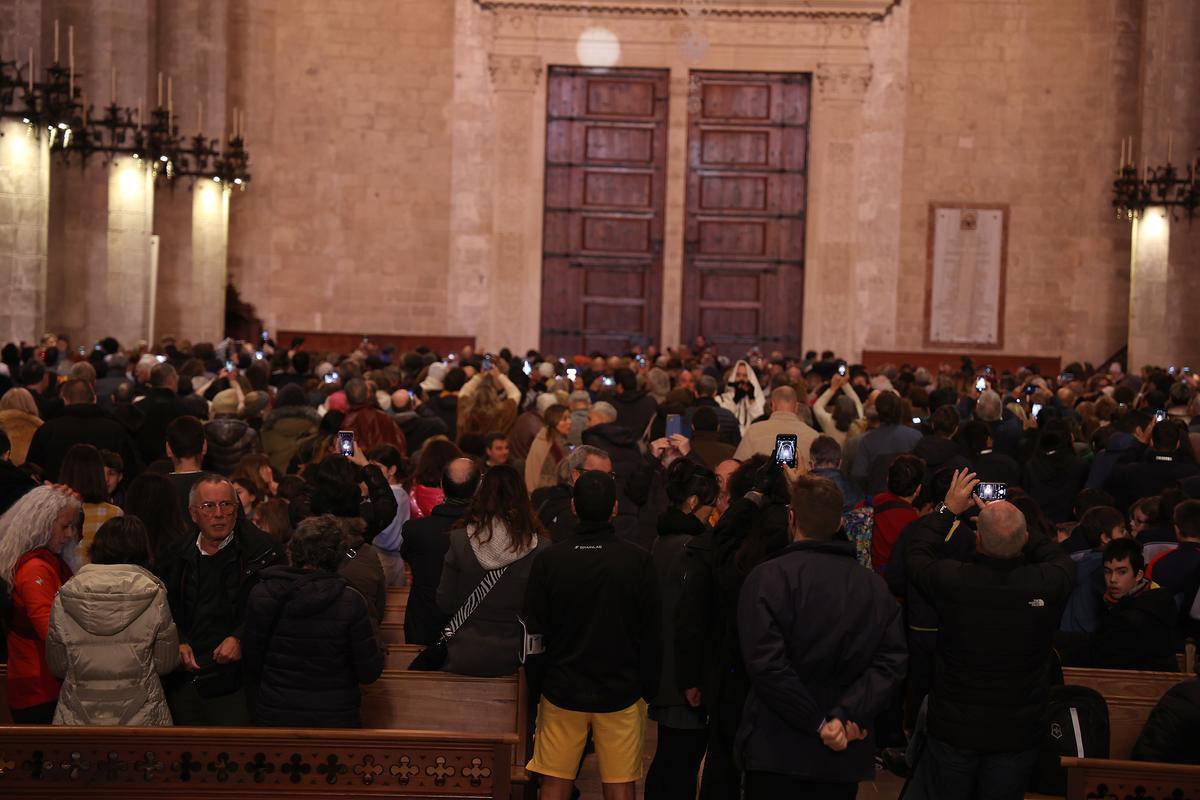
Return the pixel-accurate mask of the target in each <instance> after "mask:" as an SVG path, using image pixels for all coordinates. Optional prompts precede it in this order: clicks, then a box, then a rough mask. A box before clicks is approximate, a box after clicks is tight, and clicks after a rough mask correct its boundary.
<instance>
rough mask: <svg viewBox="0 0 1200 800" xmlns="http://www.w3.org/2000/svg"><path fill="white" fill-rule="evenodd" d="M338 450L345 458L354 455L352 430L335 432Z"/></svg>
mask: <svg viewBox="0 0 1200 800" xmlns="http://www.w3.org/2000/svg"><path fill="white" fill-rule="evenodd" d="M337 446H338V452H339V453H341V454H342V455H344V456H345V457H346V458H350V457H352V456H353V455H354V431H338V432H337Z"/></svg>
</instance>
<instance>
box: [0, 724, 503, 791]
mask: <svg viewBox="0 0 1200 800" xmlns="http://www.w3.org/2000/svg"><path fill="white" fill-rule="evenodd" d="M516 738H517V737H515V736H513V735H512V734H487V733H470V734H465V733H458V734H456V733H437V734H430V733H428V732H424V731H399V730H396V731H392V730H388V731H383V730H315V729H293V728H100V727H97V728H78V727H53V726H48V727H43V726H3V727H0V796H3V797H12V798H17V797H22V798H25V797H42V798H61V797H73V796H79V797H99V798H122V799H123V798H129V797H137V798H140V799H143V800H144V799H146V798H150V799H151V800H178V799H179V798H193V797H209V798H220V800H243V799H245V800H250V799H251V798H263V797H302V798H329V800H334V799H335V798H337V800H345V798H348V797H363V798H403V797H421V798H431V797H438V798H457V799H458V800H482V799H483V798H507V797H509V795H510V792H511V786H510V783H509V775H510V768H509V765H510V764H511V763H512V753H513V748H514V747H515V746H516Z"/></svg>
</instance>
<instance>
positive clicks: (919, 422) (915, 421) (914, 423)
mask: <svg viewBox="0 0 1200 800" xmlns="http://www.w3.org/2000/svg"><path fill="white" fill-rule="evenodd" d="M912 421H913V425H920V424H921V418H920V417H913V418H912Z"/></svg>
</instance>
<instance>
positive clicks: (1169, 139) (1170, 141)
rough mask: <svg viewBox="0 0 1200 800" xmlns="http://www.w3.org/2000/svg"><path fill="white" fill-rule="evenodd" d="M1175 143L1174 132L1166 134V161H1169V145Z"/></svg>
mask: <svg viewBox="0 0 1200 800" xmlns="http://www.w3.org/2000/svg"><path fill="white" fill-rule="evenodd" d="M1173 144H1175V134H1173V133H1168V134H1167V163H1168V164H1170V163H1171V146H1172V145H1173Z"/></svg>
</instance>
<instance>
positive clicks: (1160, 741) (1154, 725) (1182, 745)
mask: <svg viewBox="0 0 1200 800" xmlns="http://www.w3.org/2000/svg"><path fill="white" fill-rule="evenodd" d="M1129 757H1130V758H1131V759H1133V760H1134V761H1157V762H1159V763H1163V764H1200V679H1196V678H1193V679H1192V680H1188V681H1183V682H1182V683H1178V684H1176V685H1175V686H1172V687H1171V688H1170V689H1169V690H1168V691H1167V693H1166V694H1164V695H1163V696H1162V698H1161V699H1160V700H1159V701H1158V705H1156V706H1155V707H1154V710H1153V711H1151V712H1150V718H1149V719H1147V720H1146V727H1144V728H1142V734H1141V736H1139V737H1138V740H1137V743H1136V744H1134V746H1133V754H1132V755H1130V756H1129Z"/></svg>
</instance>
